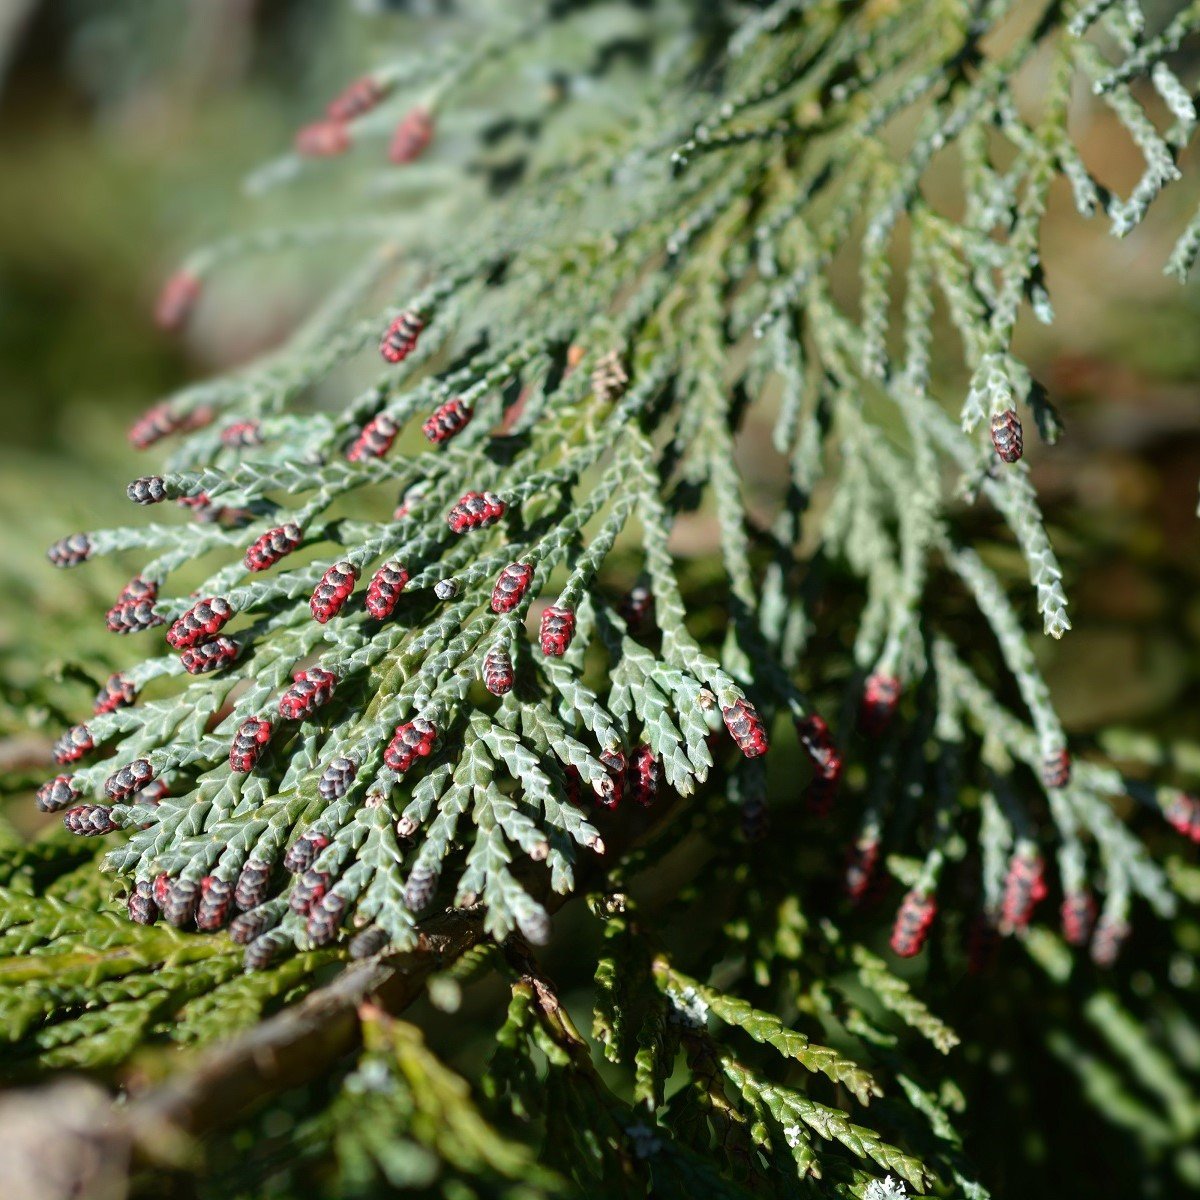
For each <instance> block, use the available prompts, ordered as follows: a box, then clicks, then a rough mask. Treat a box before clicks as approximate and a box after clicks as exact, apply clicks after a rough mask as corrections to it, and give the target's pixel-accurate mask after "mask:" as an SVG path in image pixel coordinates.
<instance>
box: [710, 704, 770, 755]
mask: <svg viewBox="0 0 1200 1200" xmlns="http://www.w3.org/2000/svg"><path fill="white" fill-rule="evenodd" d="M721 717H722V719H723V720H724V722H725V728H726V729H728V730H729V736H730V737H731V738H733V740H734V742H735V743H736V744H737V748H738V749H739V750H740V751H741V752H742V753H743V754H744V755H745V756H746V757H747V758H758V757H759V755H762V754H766V752H767V750H768V749H769V744H768V742H767V730H766V727H765V726H764V725H763V722H762V717H760V716H759V715H758V709H756V708H755V707H754V705H753V704H751V703H750V701H749V700H735V701H734V702H733V704H731V705H730V706H729V707H728V708H723V709H721Z"/></svg>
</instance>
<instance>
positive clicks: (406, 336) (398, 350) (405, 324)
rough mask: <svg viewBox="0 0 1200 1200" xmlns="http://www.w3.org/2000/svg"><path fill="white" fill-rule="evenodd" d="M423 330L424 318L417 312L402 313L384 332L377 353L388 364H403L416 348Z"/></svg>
mask: <svg viewBox="0 0 1200 1200" xmlns="http://www.w3.org/2000/svg"><path fill="white" fill-rule="evenodd" d="M424 328H425V318H424V317H423V316H422V315H421V314H420V313H417V312H402V313H401V314H400V315H399V316H398V317H397V318H396V319H395V320H394V321H393V322H392V323H391V324H390V325H389V326H388V327H387V329H386V330H385V331H384V334H383V339H382V341H380V343H379V353H380V354H381V355H383V357H384V359H385V360H386V361H387V362H390V363H401V362H403V361H404V360H405V359H406V358H407V357H408V356H409V355H410V354H411V353H412V352H413V351H414V350H415V349H416V348H417V339H418V338H419V337H420V336H421V331H422V330H423V329H424Z"/></svg>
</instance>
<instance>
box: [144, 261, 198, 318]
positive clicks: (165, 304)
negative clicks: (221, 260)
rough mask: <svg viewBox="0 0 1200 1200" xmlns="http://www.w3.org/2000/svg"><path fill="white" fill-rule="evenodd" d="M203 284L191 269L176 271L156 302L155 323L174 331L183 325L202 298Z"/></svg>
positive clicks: (163, 287) (169, 278)
mask: <svg viewBox="0 0 1200 1200" xmlns="http://www.w3.org/2000/svg"><path fill="white" fill-rule="evenodd" d="M201 286H202V285H201V281H200V279H199V278H198V277H197V276H195V275H193V274H192V273H191V272H190V271H184V270H180V271H176V272H175V273H174V274H173V275H171V276H169V277H168V279H167V281H166V282H165V283H164V284H163V286H162V291H160V292H159V293H158V299H157V301H156V302H155V304H154V323H155V324H156V325H157V326H158V327H159V329H162V330H164V331H166V332H167V333H174V332H175V331H176V330H177V329H181V328H182V327H183V325H184V323H185V322H186V321H187V319H188V317H190V316H191V315H192V309H193V308H195V307H196V301H197V300H199V299H200V289H201Z"/></svg>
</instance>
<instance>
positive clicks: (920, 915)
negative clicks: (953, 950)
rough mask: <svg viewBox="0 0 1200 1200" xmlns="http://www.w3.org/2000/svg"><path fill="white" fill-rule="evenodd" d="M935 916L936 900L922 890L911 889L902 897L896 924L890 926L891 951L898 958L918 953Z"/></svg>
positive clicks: (910, 956) (909, 956)
mask: <svg viewBox="0 0 1200 1200" xmlns="http://www.w3.org/2000/svg"><path fill="white" fill-rule="evenodd" d="M936 916H937V901H936V900H934V898H933V897H932V896H927V895H925V894H924V893H923V892H918V891H915V890H914V891H911V892H909V893H908V895H907V896H905V897H904V900H903V902H902V903H901V905H900V911H899V912H898V913H897V914H896V924H895V925H894V926H893V927H892V939H891V946H892V952H893V953H894V954H897V955H898V956H899V957H900V958H912V957H913V956H914V955H917V954H920V952H921V948H922V946H924V945H925V939H926V938H927V937H928V936H929V930H930V927H931V926H932V925H933V919H934V917H936Z"/></svg>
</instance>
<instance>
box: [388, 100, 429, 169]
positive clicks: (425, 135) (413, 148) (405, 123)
mask: <svg viewBox="0 0 1200 1200" xmlns="http://www.w3.org/2000/svg"><path fill="white" fill-rule="evenodd" d="M431 141H433V114H432V113H430V112H429V110H428V109H426V108H422V107H421V106H419V105H418V106H417V107H416V108H413V109H410V110H409V112H407V113H406V114H405V115H404V117H403V118H402V119H401V121H400V124H399V125H397V126H396V131H395V133H393V134H392V142H391V145H390V146H389V147H388V159H389V160H390V161H391V162H393V163H395V165H396V166H403V165H404V164H405V163H410V162H415V161H416V160H417V159H418V158H420V157H421V155H422V154H424V153H425V151H426V150H427V149H428V148H429V143H430V142H431Z"/></svg>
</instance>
